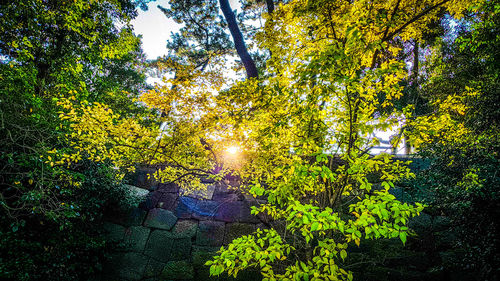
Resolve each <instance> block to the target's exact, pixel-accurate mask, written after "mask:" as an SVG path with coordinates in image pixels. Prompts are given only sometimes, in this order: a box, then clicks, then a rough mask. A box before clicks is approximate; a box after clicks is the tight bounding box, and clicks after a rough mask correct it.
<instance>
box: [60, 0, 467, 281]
mask: <svg viewBox="0 0 500 281" xmlns="http://www.w3.org/2000/svg"><path fill="white" fill-rule="evenodd" d="M470 5H471V3H470V2H468V1H455V2H453V3H451V2H449V1H418V2H414V1H402V0H395V1H389V2H388V1H375V2H373V1H371V2H366V1H355V2H352V1H345V2H335V3H333V2H331V1H305V0H297V1H290V2H289V3H287V4H286V5H280V7H279V8H277V9H275V10H274V11H273V15H272V17H273V20H272V21H267V22H266V27H265V30H264V31H263V32H261V33H259V34H257V38H258V42H259V47H260V48H262V49H268V50H270V51H271V53H272V58H271V59H270V60H269V61H268V64H267V65H268V68H267V69H266V71H267V72H268V73H272V74H274V75H269V77H266V78H262V79H261V80H257V79H248V80H246V81H243V82H239V83H236V84H234V85H232V87H231V88H230V89H228V90H225V91H220V89H221V88H222V86H223V83H222V80H221V79H220V73H218V72H215V71H212V72H206V71H203V72H202V71H200V69H196V67H195V66H196V65H193V64H191V65H183V64H177V62H175V61H174V60H172V61H168V63H169V64H172V65H173V66H174V67H176V68H178V69H179V70H181V71H180V72H178V73H176V74H179V75H176V77H174V78H173V79H170V80H167V81H166V82H167V85H166V86H164V87H157V88H156V89H154V90H152V91H149V92H148V93H146V94H145V95H143V96H142V97H141V99H142V101H144V102H145V103H146V104H147V105H149V106H151V107H155V108H159V109H161V110H163V111H164V112H166V115H165V116H162V117H159V118H158V119H155V120H159V121H165V122H167V123H168V124H169V126H166V127H165V129H164V130H163V131H162V130H160V128H159V127H158V126H156V127H155V126H148V124H146V123H145V122H143V120H139V119H131V118H127V117H126V116H122V115H120V114H116V113H114V112H113V111H111V110H109V109H108V108H107V106H106V105H105V104H93V105H88V106H87V105H85V104H83V105H79V104H77V103H75V102H73V101H72V100H71V99H68V100H65V101H62V102H61V105H62V106H63V107H64V113H63V114H61V118H63V119H67V120H68V122H70V124H71V125H70V126H71V127H72V128H73V133H72V134H69V135H68V138H70V139H71V140H72V144H73V146H74V147H75V148H76V149H77V150H78V153H77V154H75V155H79V154H84V153H88V154H90V157H91V158H92V159H93V160H95V161H111V162H112V163H113V165H115V166H116V167H119V168H124V169H131V170H132V169H133V168H134V165H136V164H137V163H149V164H154V165H158V166H161V169H160V170H159V171H158V173H157V174H156V175H155V176H156V177H157V178H158V179H160V180H162V181H166V182H170V181H174V182H179V183H180V184H181V185H184V186H185V187H190V188H201V186H200V185H199V184H197V183H199V177H200V176H201V177H212V178H215V179H220V178H221V177H223V176H224V174H225V173H229V172H232V173H237V174H238V175H239V176H240V177H241V179H242V183H243V185H242V188H244V189H246V192H249V193H250V194H252V195H254V196H255V197H261V196H262V197H263V198H265V199H267V203H266V204H261V205H258V206H255V208H254V210H253V212H254V214H258V215H261V216H267V217H270V218H271V219H270V222H269V229H264V230H260V229H259V230H257V231H256V233H254V234H252V235H248V236H244V237H241V238H238V239H236V240H234V241H233V243H231V244H230V245H229V246H228V247H226V248H223V249H221V251H220V252H219V255H218V256H216V257H214V259H213V260H212V261H210V262H208V265H210V270H211V273H212V275H219V274H221V273H222V272H223V271H226V272H227V273H229V274H231V275H237V273H238V272H239V271H240V270H244V269H247V268H249V267H254V268H258V269H260V271H261V273H262V275H263V277H264V278H265V280H277V279H279V280H292V279H294V280H295V279H299V280H300V279H304V280H309V279H315V280H350V279H352V278H353V275H352V273H351V272H349V271H347V270H346V269H344V268H343V267H342V265H343V260H344V259H345V258H346V257H347V255H348V254H347V250H348V247H352V246H353V244H354V245H357V246H359V245H360V243H362V240H363V239H379V238H397V239H400V240H401V241H402V242H403V243H405V242H406V240H407V237H408V235H411V233H412V232H411V230H409V229H408V226H407V223H408V220H409V219H410V218H411V217H414V216H416V215H418V214H419V212H420V211H422V209H423V205H421V204H418V203H417V204H407V203H402V202H400V201H398V200H396V199H395V197H394V196H393V195H392V194H391V193H390V189H391V188H392V187H394V182H395V181H397V180H399V179H402V178H407V177H411V176H412V174H411V173H410V171H409V169H408V168H407V167H406V166H405V165H404V163H401V162H400V161H391V157H390V156H389V155H386V154H381V155H378V156H373V157H372V156H370V154H369V153H368V151H369V148H370V147H371V146H373V145H376V144H377V142H378V140H377V139H376V138H370V136H371V135H372V133H373V132H374V131H375V130H377V129H382V130H383V129H387V128H391V127H396V126H398V125H399V119H402V118H403V116H405V118H406V119H407V120H409V119H410V116H409V112H410V111H411V107H406V108H404V109H402V110H397V107H395V106H394V102H395V101H396V100H398V99H399V98H401V96H402V86H401V82H402V81H403V80H404V79H406V78H407V72H406V70H405V66H404V63H403V62H401V61H399V60H397V59H396V58H397V57H398V56H397V55H398V54H399V52H400V51H401V48H400V44H398V42H407V41H409V40H412V39H413V40H418V39H419V38H421V37H422V36H423V34H425V31H426V28H427V26H428V25H429V24H430V23H431V22H433V21H434V20H435V19H436V18H438V17H439V16H440V15H441V12H442V10H443V9H445V10H447V11H449V12H450V13H451V14H452V15H454V16H456V17H460V16H461V14H462V13H463V11H465V10H466V9H467V7H468V6H470ZM214 89H215V90H217V91H220V92H219V93H218V94H214V93H213V90H214ZM193 108H196V110H194V109H193ZM157 123H158V122H153V124H157ZM158 131H160V132H161V134H162V135H163V136H162V137H161V138H158V137H157V136H158ZM231 144H238V145H240V146H241V147H242V150H243V153H242V155H241V156H242V158H241V162H240V163H239V165H238V167H231V166H229V165H230V163H228V162H229V161H225V160H226V159H224V149H225V147H227V146H228V145H231ZM74 158H75V156H70V155H68V156H64V155H61V158H60V160H59V161H62V162H63V163H71V162H72V161H74ZM76 158H77V157H76ZM221 163H223V164H224V166H223V168H221V165H220V164H221ZM232 168H233V169H232ZM236 168H237V169H236ZM280 223H282V224H283V225H280Z"/></svg>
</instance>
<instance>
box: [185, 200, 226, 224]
mask: <svg viewBox="0 0 500 281" xmlns="http://www.w3.org/2000/svg"><path fill="white" fill-rule="evenodd" d="M220 205H221V204H220V203H218V202H215V201H212V200H200V201H198V203H197V204H196V206H195V208H193V210H192V211H193V214H192V216H193V218H195V219H199V220H206V219H210V218H213V217H215V214H216V212H217V209H218V208H219V206H220Z"/></svg>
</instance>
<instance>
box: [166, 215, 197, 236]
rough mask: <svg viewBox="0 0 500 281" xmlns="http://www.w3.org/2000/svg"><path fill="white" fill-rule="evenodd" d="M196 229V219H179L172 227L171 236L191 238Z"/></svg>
mask: <svg viewBox="0 0 500 281" xmlns="http://www.w3.org/2000/svg"><path fill="white" fill-rule="evenodd" d="M196 229H198V221H197V220H189V219H180V220H178V221H177V223H176V224H175V226H174V228H173V229H172V233H171V235H172V238H192V237H194V236H195V235H196Z"/></svg>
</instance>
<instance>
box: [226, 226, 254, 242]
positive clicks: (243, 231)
mask: <svg viewBox="0 0 500 281" xmlns="http://www.w3.org/2000/svg"><path fill="white" fill-rule="evenodd" d="M254 231H255V225H254V224H247V223H228V224H226V233H225V234H224V244H229V243H231V241H233V239H236V238H238V237H241V236H243V235H248V234H251V233H252V232H254Z"/></svg>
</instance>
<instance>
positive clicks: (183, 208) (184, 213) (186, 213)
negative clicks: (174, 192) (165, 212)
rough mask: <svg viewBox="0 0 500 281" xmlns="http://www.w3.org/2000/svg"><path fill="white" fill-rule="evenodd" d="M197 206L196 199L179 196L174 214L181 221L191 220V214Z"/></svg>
mask: <svg viewBox="0 0 500 281" xmlns="http://www.w3.org/2000/svg"><path fill="white" fill-rule="evenodd" d="M197 204H198V200H197V199H194V198H191V197H185V196H180V197H179V200H178V201H177V206H176V208H175V211H174V213H175V215H176V216H177V217H178V218H182V219H188V218H191V214H192V213H193V210H194V209H195V208H196V205H197Z"/></svg>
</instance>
